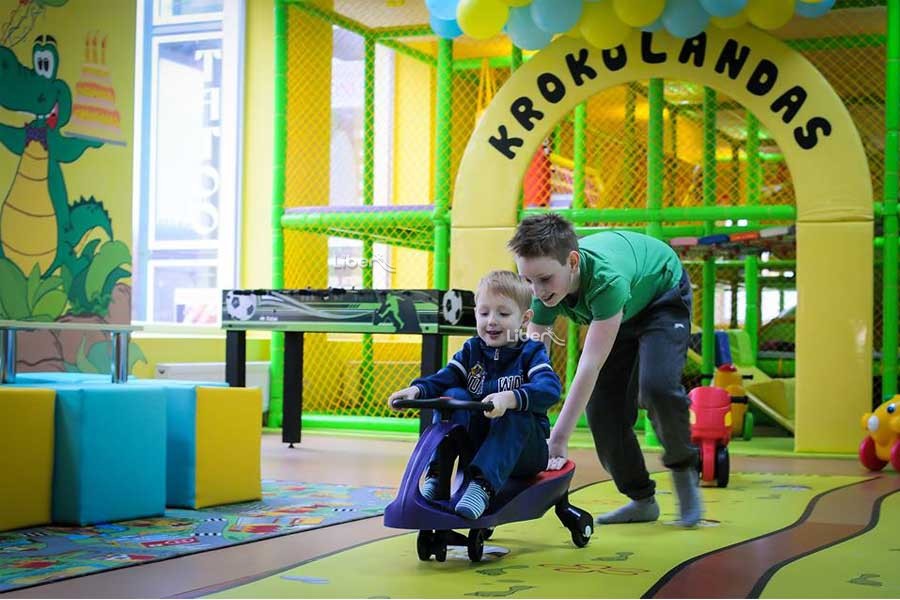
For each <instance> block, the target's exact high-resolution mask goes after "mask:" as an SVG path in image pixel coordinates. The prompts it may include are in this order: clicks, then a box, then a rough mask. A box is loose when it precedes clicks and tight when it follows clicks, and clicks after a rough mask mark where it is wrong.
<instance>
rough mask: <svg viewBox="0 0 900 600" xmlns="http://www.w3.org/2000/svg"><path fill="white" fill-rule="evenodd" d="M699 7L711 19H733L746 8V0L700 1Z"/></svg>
mask: <svg viewBox="0 0 900 600" xmlns="http://www.w3.org/2000/svg"><path fill="white" fill-rule="evenodd" d="M700 6H702V7H703V10H705V11H706V12H708V13H709V14H710V16H713V17H719V18H724V17H733V16H734V15H736V14H738V13H739V12H741V11H742V10H744V7H745V6H747V0H700Z"/></svg>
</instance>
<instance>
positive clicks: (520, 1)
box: [503, 0, 531, 7]
mask: <svg viewBox="0 0 900 600" xmlns="http://www.w3.org/2000/svg"><path fill="white" fill-rule="evenodd" d="M503 4H505V5H507V6H509V7H513V6H528V5H529V4H531V0H503Z"/></svg>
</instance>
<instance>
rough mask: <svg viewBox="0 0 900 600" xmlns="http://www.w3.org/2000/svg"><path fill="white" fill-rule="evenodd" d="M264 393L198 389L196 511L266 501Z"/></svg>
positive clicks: (254, 390) (248, 389)
mask: <svg viewBox="0 0 900 600" xmlns="http://www.w3.org/2000/svg"><path fill="white" fill-rule="evenodd" d="M261 414H262V392H261V391H260V389H259V388H224V387H222V388H219V387H208V388H207V387H198V388H197V421H196V423H197V437H196V440H197V475H196V476H197V480H196V482H197V483H196V485H197V488H196V508H202V507H204V506H215V505H218V504H229V503H232V502H243V501H247V500H259V499H260V498H262V481H261V474H260V466H259V463H260V444H261V441H262V423H261V420H260V415H261Z"/></svg>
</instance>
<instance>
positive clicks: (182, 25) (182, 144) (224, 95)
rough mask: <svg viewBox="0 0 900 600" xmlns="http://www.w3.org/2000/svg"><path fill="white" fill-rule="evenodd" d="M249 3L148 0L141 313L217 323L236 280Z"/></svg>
mask: <svg viewBox="0 0 900 600" xmlns="http://www.w3.org/2000/svg"><path fill="white" fill-rule="evenodd" d="M243 6H244V3H243V1H242V0H139V10H138V13H139V19H138V20H139V23H138V39H139V46H138V52H137V57H138V58H137V61H138V64H137V69H136V72H137V73H138V76H137V85H136V88H137V89H136V93H135V97H136V99H137V100H136V102H137V107H136V110H135V114H136V115H137V116H138V118H137V119H136V121H137V122H138V123H139V125H138V127H137V131H136V133H135V148H136V152H135V173H136V174H137V175H136V176H135V206H134V221H135V226H134V231H135V243H134V246H135V248H136V252H135V257H134V262H135V264H134V271H135V276H134V297H133V298H132V318H133V320H134V321H138V322H145V323H181V324H190V325H217V324H218V318H219V306H220V304H221V292H220V290H221V289H222V288H227V287H235V284H236V281H237V272H236V268H235V265H237V264H238V260H237V258H238V256H237V252H238V214H239V213H238V211H239V203H238V193H239V190H240V176H239V174H240V171H241V161H240V143H239V140H240V129H241V128H240V123H241V103H240V99H241V96H242V93H241V90H242V84H241V76H240V74H241V71H242V68H243V65H242V63H243V31H244V14H243Z"/></svg>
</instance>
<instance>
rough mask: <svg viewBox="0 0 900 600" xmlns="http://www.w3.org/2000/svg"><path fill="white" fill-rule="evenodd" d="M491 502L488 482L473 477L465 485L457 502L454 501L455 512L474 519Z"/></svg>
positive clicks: (482, 512)
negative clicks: (464, 489)
mask: <svg viewBox="0 0 900 600" xmlns="http://www.w3.org/2000/svg"><path fill="white" fill-rule="evenodd" d="M490 502H491V492H490V486H489V484H488V483H487V482H486V481H484V480H482V479H473V480H472V481H470V482H469V485H468V486H467V487H466V491H465V492H464V493H463V495H462V497H461V498H460V499H459V502H457V503H456V514H458V515H459V516H461V517H464V518H466V519H471V520H475V519H477V518H478V517H480V516H481V515H482V514H484V511H485V510H487V507H488V504H490Z"/></svg>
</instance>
